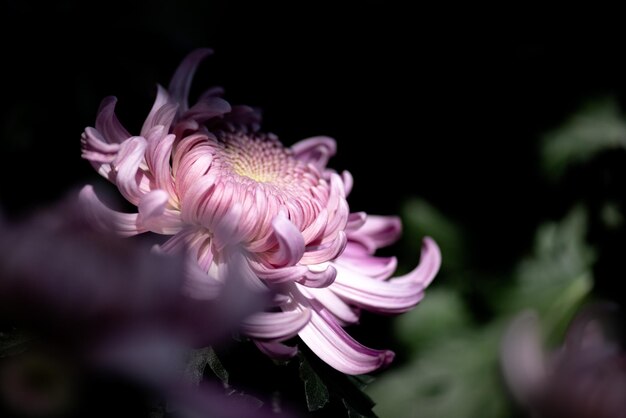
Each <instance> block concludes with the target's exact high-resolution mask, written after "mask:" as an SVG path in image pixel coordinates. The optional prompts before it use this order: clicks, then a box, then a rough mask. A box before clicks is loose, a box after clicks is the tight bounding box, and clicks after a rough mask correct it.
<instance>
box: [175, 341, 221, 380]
mask: <svg viewBox="0 0 626 418" xmlns="http://www.w3.org/2000/svg"><path fill="white" fill-rule="evenodd" d="M207 365H208V366H209V368H210V369H211V370H212V371H213V373H215V375H216V376H217V377H218V378H219V379H220V380H221V381H222V383H223V384H224V387H228V378H229V376H228V371H227V370H226V369H225V368H224V366H223V365H222V363H221V362H220V360H219V358H218V357H217V354H215V351H214V350H213V349H212V348H211V347H205V348H200V349H198V350H191V351H190V353H189V357H188V359H187V364H186V366H185V376H187V377H188V379H189V380H190V381H191V382H192V383H193V384H196V385H198V384H199V383H200V382H201V381H202V377H203V376H204V371H205V369H206V366H207Z"/></svg>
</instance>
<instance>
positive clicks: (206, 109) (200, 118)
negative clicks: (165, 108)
mask: <svg viewBox="0 0 626 418" xmlns="http://www.w3.org/2000/svg"><path fill="white" fill-rule="evenodd" d="M230 111H231V107H230V104H229V103H228V102H227V101H226V100H224V99H222V98H219V97H211V98H209V99H205V100H204V101H201V102H198V103H196V104H195V105H193V106H192V107H191V109H189V110H188V111H187V112H185V114H184V115H183V116H182V118H183V119H193V120H195V121H196V122H199V123H203V122H206V121H207V120H209V119H212V118H214V117H217V116H222V115H224V114H226V113H228V112H230Z"/></svg>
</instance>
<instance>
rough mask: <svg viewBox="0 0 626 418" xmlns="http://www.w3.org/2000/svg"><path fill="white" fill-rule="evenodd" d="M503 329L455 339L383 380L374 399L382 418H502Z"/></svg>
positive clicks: (373, 388) (374, 390)
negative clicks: (500, 356) (500, 352)
mask: <svg viewBox="0 0 626 418" xmlns="http://www.w3.org/2000/svg"><path fill="white" fill-rule="evenodd" d="M501 328H502V327H501V326H500V325H495V324H492V325H490V326H488V327H485V328H483V329H481V330H479V331H477V332H474V333H465V334H464V335H462V336H455V335H454V334H453V333H451V335H449V336H448V338H446V339H442V340H440V342H439V343H438V344H434V345H430V346H428V347H427V348H425V349H424V350H422V351H421V352H420V355H419V358H416V359H415V360H413V361H412V362H411V363H410V364H409V365H407V366H405V367H404V368H402V369H399V370H397V371H394V372H389V373H387V374H385V375H383V376H382V377H381V378H379V379H377V380H376V382H375V383H374V384H373V385H371V386H370V389H369V390H368V393H369V394H370V395H371V396H372V397H373V398H374V399H377V400H378V404H377V406H376V407H375V408H374V410H375V411H376V413H377V414H379V415H380V416H381V417H394V418H418V417H419V418H439V417H455V418H498V417H502V416H506V415H505V412H506V410H507V403H506V398H505V396H504V392H503V390H504V389H503V387H502V384H501V382H500V375H499V370H498V347H499V339H500V335H501V332H500V331H501Z"/></svg>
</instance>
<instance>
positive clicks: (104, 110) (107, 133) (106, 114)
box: [96, 96, 131, 144]
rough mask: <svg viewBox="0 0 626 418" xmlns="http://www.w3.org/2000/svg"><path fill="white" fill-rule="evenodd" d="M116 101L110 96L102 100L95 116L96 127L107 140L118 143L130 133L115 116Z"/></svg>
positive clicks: (128, 136)
mask: <svg viewBox="0 0 626 418" xmlns="http://www.w3.org/2000/svg"><path fill="white" fill-rule="evenodd" d="M116 103H117V98H115V97H112V96H110V97H106V98H105V99H104V100H102V103H100V109H98V116H97V118H96V129H97V130H98V131H99V132H100V133H101V134H102V136H103V137H104V139H105V140H106V141H107V142H109V143H116V144H119V143H122V142H124V141H125V140H127V139H128V138H130V137H131V135H130V134H129V133H128V131H127V130H126V129H125V128H124V127H123V126H122V124H121V123H120V121H119V120H118V119H117V116H115V104H116Z"/></svg>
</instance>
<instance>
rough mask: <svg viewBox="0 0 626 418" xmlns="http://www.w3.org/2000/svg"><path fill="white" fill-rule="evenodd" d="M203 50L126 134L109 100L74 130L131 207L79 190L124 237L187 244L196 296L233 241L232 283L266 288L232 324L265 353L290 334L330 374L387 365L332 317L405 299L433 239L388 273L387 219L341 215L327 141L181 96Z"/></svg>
mask: <svg viewBox="0 0 626 418" xmlns="http://www.w3.org/2000/svg"><path fill="white" fill-rule="evenodd" d="M210 53H211V51H210V50H206V49H203V50H197V51H195V52H192V53H191V54H190V55H189V56H188V57H187V58H186V59H185V60H184V61H183V62H182V64H181V65H180V67H179V68H178V70H177V71H176V73H175V74H174V77H173V79H172V81H171V83H170V86H169V89H168V90H166V89H164V88H162V87H160V86H159V88H158V94H157V97H156V101H155V103H154V105H153V107H152V110H151V111H150V113H149V114H148V117H147V118H146V120H145V123H144V125H143V127H142V129H141V132H140V133H139V135H131V134H130V133H129V132H128V131H127V130H126V129H125V128H124V127H123V126H122V125H121V124H120V122H119V121H118V119H117V117H116V116H115V113H114V109H115V103H116V100H115V98H107V99H105V100H104V101H103V102H102V105H101V108H100V111H99V112H98V117H97V119H96V123H95V128H86V129H85V132H84V134H83V136H82V150H83V157H84V158H86V159H87V160H89V161H90V162H91V163H92V165H93V166H94V168H95V169H96V170H97V171H98V172H99V173H100V174H101V175H102V176H104V177H105V178H107V179H108V180H110V181H111V182H113V183H114V184H115V185H116V186H117V187H118V188H119V190H120V192H121V193H122V195H123V196H124V197H125V198H126V199H127V200H128V201H129V202H131V203H132V204H134V205H135V206H137V208H138V213H134V214H128V213H120V212H115V211H113V210H111V209H109V208H108V207H106V206H104V205H103V204H102V203H101V201H100V200H99V199H98V198H97V196H96V195H95V194H94V192H93V190H92V188H91V187H89V186H88V187H86V188H85V189H83V192H82V197H83V199H84V201H85V202H86V203H87V206H88V208H89V210H90V212H91V213H92V216H93V219H94V221H95V222H96V223H98V224H99V225H100V226H101V227H103V228H106V229H113V230H115V231H117V232H118V233H119V234H121V235H125V236H130V235H135V234H139V233H143V232H147V231H152V232H155V233H159V234H165V235H173V237H172V238H171V239H170V240H169V241H167V242H166V243H165V244H164V245H163V246H162V249H163V251H165V252H172V251H177V250H179V249H180V248H182V247H188V248H189V249H190V251H191V253H192V254H193V255H194V258H195V260H194V261H193V262H192V263H191V264H190V265H189V266H188V270H189V271H188V281H187V282H186V284H185V285H186V286H187V288H188V293H189V294H190V295H191V296H193V297H196V298H205V297H212V296H214V295H215V294H216V293H217V292H218V291H219V288H220V287H221V285H222V284H223V283H225V281H224V277H223V276H224V274H225V271H226V272H227V271H228V269H229V264H230V261H229V259H230V256H229V255H228V254H226V253H225V252H224V249H225V248H227V247H228V246H229V245H231V244H240V245H241V246H242V247H243V249H244V251H243V254H240V257H239V261H241V263H242V264H241V265H242V266H243V269H242V271H244V272H245V273H246V274H245V277H246V282H247V283H249V284H250V285H251V286H252V287H255V288H258V289H271V290H272V291H274V292H276V294H277V295H278V296H279V297H277V298H276V306H275V307H274V308H275V309H272V310H270V311H268V312H261V313H258V314H256V315H253V316H251V317H250V318H248V319H247V320H246V321H245V324H244V327H243V331H244V333H245V334H246V335H248V336H249V337H251V338H252V339H253V340H254V341H255V342H256V344H257V345H258V346H259V348H260V349H261V350H262V351H263V352H265V353H267V354H268V355H270V356H272V357H277V358H288V357H290V356H293V355H295V353H296V351H297V350H296V349H295V348H294V347H289V346H286V345H284V344H282V342H283V341H285V340H288V339H290V338H292V337H294V336H295V335H299V336H300V338H301V339H302V340H303V341H304V342H305V343H306V344H307V345H308V346H309V347H310V348H311V350H313V351H314V352H315V353H316V354H317V355H318V356H319V357H320V358H322V359H323V360H324V361H325V362H327V363H328V364H330V365H331V366H333V367H334V368H336V369H338V370H340V371H342V372H344V373H348V374H362V373H367V372H370V371H372V370H375V369H377V368H379V367H381V366H384V365H386V364H388V363H389V362H390V361H391V360H392V359H393V356H394V354H393V352H391V351H389V350H374V349H370V348H367V347H364V346H363V345H361V344H359V343H358V342H357V341H355V340H354V339H352V338H351V337H350V336H349V335H348V334H347V333H346V332H345V331H344V329H343V327H344V326H346V325H349V324H354V323H357V322H358V320H359V311H360V309H367V310H370V311H374V312H379V313H386V314H396V313H401V312H405V311H408V310H410V309H412V308H413V307H414V306H415V305H416V304H417V303H418V302H419V301H420V300H421V299H422V297H423V295H424V289H425V288H426V287H427V286H428V285H429V283H430V282H431V280H432V279H433V278H434V276H435V274H436V273H437V271H438V270H439V266H440V262H441V255H440V252H439V248H438V247H437V245H436V244H435V242H434V241H433V240H432V239H430V238H426V239H424V245H423V252H422V258H421V261H420V265H419V266H418V267H417V268H416V269H415V270H413V271H412V272H410V273H408V274H406V275H404V276H402V277H395V278H391V276H392V275H393V273H394V271H395V268H396V259H395V257H376V256H374V253H375V251H376V250H377V249H378V248H380V247H384V246H387V245H389V244H391V243H393V242H395V241H396V240H397V238H398V236H399V234H400V231H401V225H400V220H399V219H398V218H396V217H383V216H368V215H366V214H365V213H363V212H357V213H350V211H349V207H348V203H347V201H346V197H347V195H348V194H349V193H350V190H351V188H352V177H351V175H350V174H349V173H348V172H343V173H342V174H338V173H337V172H335V171H334V170H332V169H329V168H328V167H327V162H328V160H329V158H330V157H332V156H333V155H334V154H335V150H336V143H335V141H334V140H333V139H331V138H328V137H314V138H310V139H305V140H303V141H301V142H298V143H296V144H295V145H293V146H291V147H289V148H286V147H284V146H283V145H282V144H281V143H280V142H279V140H278V138H277V137H276V136H275V135H273V134H266V133H262V132H259V130H258V129H259V124H260V121H261V118H260V115H259V114H258V112H256V111H254V110H253V109H251V108H249V107H246V106H235V107H231V106H230V105H229V104H228V103H227V102H226V101H224V100H223V99H221V98H220V97H219V95H220V94H221V92H222V91H221V89H219V88H212V89H209V90H208V91H206V92H205V93H204V94H202V95H201V96H200V98H199V100H198V102H197V103H196V104H194V105H193V106H191V107H190V106H189V105H188V101H187V99H188V94H189V90H190V86H191V80H192V77H193V74H194V73H195V70H196V67H197V66H198V64H199V63H200V62H201V60H202V59H204V58H205V57H206V56H207V55H209V54H210ZM220 236H221V237H223V239H222V238H220Z"/></svg>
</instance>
